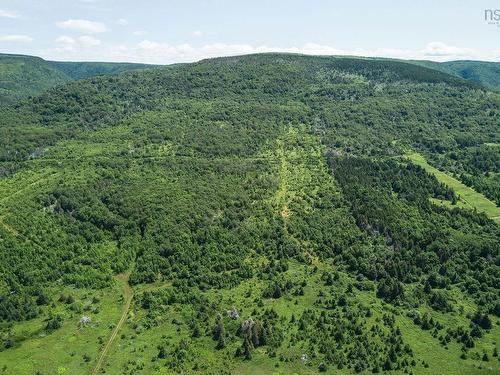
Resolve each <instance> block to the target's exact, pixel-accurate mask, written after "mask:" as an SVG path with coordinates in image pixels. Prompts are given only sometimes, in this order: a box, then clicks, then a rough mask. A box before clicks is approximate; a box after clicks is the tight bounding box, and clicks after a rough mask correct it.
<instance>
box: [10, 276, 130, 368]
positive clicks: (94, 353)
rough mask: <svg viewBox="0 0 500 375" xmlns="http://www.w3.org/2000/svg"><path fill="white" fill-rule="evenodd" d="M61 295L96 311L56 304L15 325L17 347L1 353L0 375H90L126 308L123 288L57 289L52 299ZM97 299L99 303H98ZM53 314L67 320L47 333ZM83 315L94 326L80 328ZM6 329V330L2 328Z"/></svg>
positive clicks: (12, 332) (11, 332)
mask: <svg viewBox="0 0 500 375" xmlns="http://www.w3.org/2000/svg"><path fill="white" fill-rule="evenodd" d="M60 293H64V294H71V295H72V296H74V298H75V304H76V305H83V306H85V305H88V306H92V307H95V308H96V310H94V311H78V310H77V311H73V309H71V306H68V305H65V304H63V303H59V302H54V303H53V305H52V306H49V307H47V309H46V311H44V314H42V315H41V316H40V317H39V318H37V319H34V320H30V321H26V322H22V323H16V324H14V325H13V327H12V328H11V329H10V335H11V337H12V338H13V340H14V342H15V346H14V347H13V348H10V349H8V350H4V351H2V352H0V373H1V374H9V375H33V374H37V371H39V373H40V374H44V375H46V374H50V375H52V374H54V375H56V374H67V375H69V374H71V375H73V374H89V373H90V372H91V369H92V365H93V363H92V359H94V358H97V357H98V354H99V352H100V347H101V345H102V342H103V340H104V339H105V338H106V337H107V336H109V334H110V332H111V330H112V328H113V326H114V325H115V324H116V322H117V321H118V319H119V317H120V314H121V309H122V305H123V301H122V296H121V288H120V287H119V286H118V285H115V286H114V287H113V288H109V289H107V290H103V291H86V290H82V289H74V288H64V289H57V290H56V289H54V291H53V295H52V299H53V300H54V301H56V300H57V298H58V296H59V294H60ZM94 297H96V298H97V299H96V300H98V302H95V301H96V300H94ZM50 314H60V315H62V316H64V321H63V324H62V326H61V328H59V329H57V330H55V331H52V332H49V331H46V330H45V326H46V325H47V318H48V316H49V315H50ZM83 315H87V316H90V317H91V319H92V323H91V324H90V325H89V326H87V327H84V328H82V327H79V324H78V322H79V320H80V318H81V317H82V316H83ZM3 328H4V329H7V330H8V328H7V327H3Z"/></svg>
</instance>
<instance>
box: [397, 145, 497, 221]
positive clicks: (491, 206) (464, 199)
mask: <svg viewBox="0 0 500 375" xmlns="http://www.w3.org/2000/svg"><path fill="white" fill-rule="evenodd" d="M406 157H407V158H408V159H410V160H411V161H412V162H414V163H415V164H418V165H420V166H421V167H423V168H424V169H425V170H426V171H428V172H430V173H432V174H433V175H434V176H436V177H437V179H438V180H439V181H441V182H442V183H444V184H446V185H447V186H449V187H450V188H452V189H453V190H454V191H455V192H456V193H457V194H458V195H459V198H460V201H459V202H458V205H457V207H463V208H469V209H475V210H477V211H478V212H484V213H485V214H486V215H487V216H488V217H489V218H490V219H493V220H494V221H496V222H500V207H497V206H496V205H495V203H493V202H492V201H490V200H489V199H488V198H486V197H485V196H484V195H482V194H481V193H478V192H477V191H475V190H474V189H471V188H470V187H468V186H466V185H464V184H463V183H461V182H460V181H458V180H457V179H456V178H453V177H452V176H450V175H448V174H446V173H444V172H441V171H440V170H439V169H437V168H434V167H433V166H432V165H430V164H429V163H427V161H426V160H425V158H424V157H423V156H422V155H421V154H419V153H417V152H414V153H409V154H407V155H406ZM436 202H439V201H436ZM441 202H443V201H441ZM444 202H445V203H444V204H446V205H447V206H448V207H451V204H449V202H446V201H444Z"/></svg>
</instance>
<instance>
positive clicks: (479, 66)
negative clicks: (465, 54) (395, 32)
mask: <svg viewBox="0 0 500 375" xmlns="http://www.w3.org/2000/svg"><path fill="white" fill-rule="evenodd" d="M413 62H414V63H416V64H418V65H422V66H425V67H428V68H431V69H436V70H439V71H442V72H445V73H449V74H453V75H455V76H458V77H461V78H463V79H466V80H468V81H471V82H476V83H478V84H480V85H482V86H484V87H486V88H488V89H490V90H493V91H500V62H489V61H472V60H457V61H445V62H442V63H438V62H434V61H424V60H418V61H413Z"/></svg>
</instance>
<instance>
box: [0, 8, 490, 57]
mask: <svg viewBox="0 0 500 375" xmlns="http://www.w3.org/2000/svg"><path fill="white" fill-rule="evenodd" d="M487 9H491V10H493V11H494V10H495V9H500V2H499V1H498V0H495V1H492V0H468V1H465V0H439V1H437V0H432V1H431V0H419V1H410V0H394V1H388V0H377V1H368V0H366V1H362V0H344V1H335V0H286V1H284V0H252V1H238V0H231V1H229V0H198V1H192V0H176V1H170V0H163V1H161V0H142V1H137V0H0V52H4V53H22V54H30V55H37V56H41V57H43V58H46V59H52V60H73V61H75V60H89V61H90V60H91V61H134V62H148V63H159V64H166V63H176V62H189V61H196V60H199V59H202V58H205V57H214V56H223V55H237V54H246V53H254V52H268V51H283V52H298V53H307V54H323V55H346V54H348V55H362V56H384V57H396V58H412V59H427V60H436V61H447V60H457V59H476V60H493V61H500V21H499V22H498V24H496V23H495V21H494V20H493V21H491V22H489V20H485V10H487ZM498 14H500V11H499V13H498Z"/></svg>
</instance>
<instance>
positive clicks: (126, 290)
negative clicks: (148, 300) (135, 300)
mask: <svg viewBox="0 0 500 375" xmlns="http://www.w3.org/2000/svg"><path fill="white" fill-rule="evenodd" d="M128 276H129V275H128V274H120V275H117V276H116V280H118V281H119V282H120V283H121V284H122V285H123V298H124V299H125V305H124V306H123V312H122V316H121V317H120V320H119V321H118V323H117V324H116V327H115V328H114V329H113V332H112V333H111V336H110V337H109V339H108V341H107V342H106V345H104V347H103V349H102V351H101V354H100V356H99V359H98V360H97V363H96V364H95V366H94V369H93V370H92V373H91V374H92V375H97V374H98V373H99V370H100V369H101V367H102V364H103V362H104V359H105V358H106V355H107V353H108V351H109V348H110V347H111V345H113V341H114V340H115V338H116V336H117V335H118V332H119V331H120V329H121V327H122V326H123V323H125V320H127V315H128V311H129V310H130V305H131V304H132V297H133V296H134V292H133V290H132V288H131V287H130V285H129V283H128Z"/></svg>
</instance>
